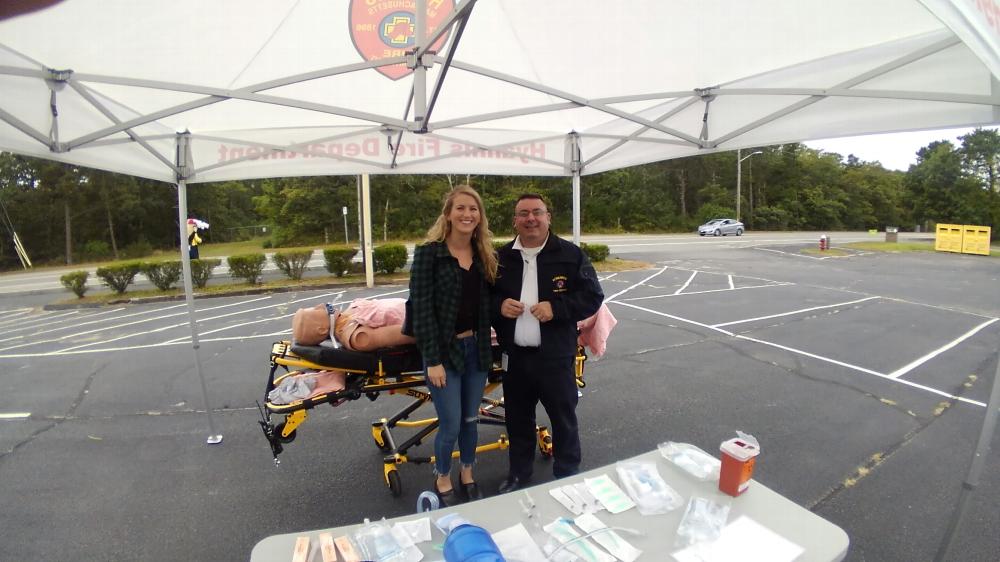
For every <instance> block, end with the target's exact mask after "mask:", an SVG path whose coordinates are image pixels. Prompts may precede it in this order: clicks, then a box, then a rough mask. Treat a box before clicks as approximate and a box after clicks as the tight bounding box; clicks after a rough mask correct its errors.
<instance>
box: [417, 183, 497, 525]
mask: <svg viewBox="0 0 1000 562" xmlns="http://www.w3.org/2000/svg"><path fill="white" fill-rule="evenodd" d="M492 237H493V234H492V233H491V232H490V229H489V223H488V221H487V220H486V214H485V212H484V210H483V200H482V198H481V197H480V196H479V194H478V193H476V191H475V190H474V189H472V188H471V187H469V186H468V185H460V186H458V187H456V188H454V189H453V190H452V191H451V192H450V193H448V196H447V197H446V198H445V201H444V207H443V208H442V209H441V215H440V216H439V217H438V218H437V221H436V222H435V223H434V226H432V227H431V228H430V230H428V231H427V240H426V242H425V243H424V244H421V245H419V246H417V248H416V250H415V251H414V254H413V266H412V267H411V268H410V302H411V306H412V315H413V335H414V337H416V339H417V347H418V348H419V349H420V353H421V354H422V355H423V358H424V365H425V367H426V376H427V386H428V388H429V389H430V393H431V399H432V400H433V402H434V409H435V410H436V411H437V417H438V430H437V435H436V436H435V438H434V456H435V462H434V474H435V478H434V492H435V493H436V494H437V495H438V498H439V500H441V503H442V504H443V505H453V504H455V503H457V502H456V500H455V495H456V494H455V487H454V485H453V484H452V481H451V454H452V451H454V450H455V446H456V445H457V446H458V450H459V461H460V463H461V469H460V471H459V487H458V495H459V496H460V497H461V498H462V499H465V500H474V499H479V498H481V497H482V492H481V491H480V490H479V486H478V485H477V484H476V481H475V479H474V478H473V475H472V467H473V464H474V463H475V460H476V446H477V444H478V442H479V435H478V428H477V424H478V422H479V405H480V401H481V400H482V398H483V388H484V387H485V386H486V375H487V373H488V371H489V369H490V366H491V364H492V362H493V355H492V350H491V348H490V285H492V284H493V282H494V281H495V280H496V274H497V258H496V253H495V252H494V250H493V242H492Z"/></svg>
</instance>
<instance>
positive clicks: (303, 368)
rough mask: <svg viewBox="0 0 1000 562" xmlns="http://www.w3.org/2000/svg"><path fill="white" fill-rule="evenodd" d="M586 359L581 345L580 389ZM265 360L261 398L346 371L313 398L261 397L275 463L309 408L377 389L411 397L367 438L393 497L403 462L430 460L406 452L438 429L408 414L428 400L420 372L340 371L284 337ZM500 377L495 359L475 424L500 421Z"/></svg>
mask: <svg viewBox="0 0 1000 562" xmlns="http://www.w3.org/2000/svg"><path fill="white" fill-rule="evenodd" d="M586 361H587V354H586V350H585V349H584V348H583V347H582V346H577V354H576V361H575V367H574V371H575V374H576V383H577V386H578V387H579V388H584V387H585V386H586V382H584V380H583V371H584V364H585V363H586ZM269 362H270V374H269V376H268V388H267V391H266V392H265V396H266V394H267V392H270V390H271V389H272V388H274V386H276V385H277V384H278V383H280V381H281V380H282V379H284V378H285V377H289V376H294V375H297V374H302V373H306V372H311V371H321V370H339V371H344V372H346V373H347V375H348V376H347V387H346V388H345V389H344V390H342V391H337V392H333V393H328V394H322V395H318V396H312V397H310V398H308V399H304V400H296V401H294V402H291V403H289V404H273V403H270V402H267V401H266V399H265V405H264V406H260V405H259V404H258V407H259V410H260V414H261V420H260V421H258V423H259V424H260V426H261V428H262V430H263V432H264V436H265V437H266V438H267V440H268V443H269V444H270V446H271V453H272V455H273V457H274V464H275V466H278V465H279V464H280V461H279V460H278V455H279V454H281V452H282V451H283V450H284V445H286V444H288V443H291V442H292V441H294V440H295V437H296V435H297V431H298V429H299V428H300V427H301V426H302V424H304V423H305V421H306V420H307V419H308V417H309V415H308V410H311V409H313V408H315V407H317V406H320V405H322V404H331V405H333V406H339V405H340V404H342V403H343V402H344V401H347V400H357V399H358V398H361V397H362V396H365V397H367V398H369V399H370V400H372V401H374V400H376V399H377V398H378V397H379V396H380V395H381V394H382V393H387V394H390V395H397V394H398V395H405V396H408V397H410V398H412V400H411V401H410V403H409V404H408V405H407V406H405V407H404V408H402V409H400V410H399V411H397V412H396V413H395V414H393V415H392V416H390V417H388V418H381V419H379V420H377V421H374V422H372V427H371V435H372V440H373V441H374V442H375V446H376V447H378V449H379V450H380V451H381V452H382V453H383V457H382V478H383V481H384V483H385V485H386V486H387V487H388V488H389V491H390V492H391V493H392V495H393V496H395V497H399V496H400V495H402V493H403V486H402V479H401V477H400V475H399V471H398V466H399V465H402V464H407V463H414V464H424V463H433V462H434V461H435V457H434V456H433V455H431V456H417V455H411V454H409V450H410V449H411V448H412V447H414V446H417V445H420V444H421V443H422V442H423V441H424V440H425V439H427V438H428V437H429V436H431V435H432V434H433V433H434V432H435V431H437V427H438V420H437V418H436V417H429V418H423V419H419V420H409V418H410V415H411V414H413V413H414V412H415V411H416V410H418V409H419V408H420V407H422V406H423V405H424V404H426V403H428V402H430V401H431V395H430V393H429V392H428V391H426V390H422V389H420V387H426V380H425V377H424V372H423V371H422V370H421V371H409V372H399V373H389V372H387V371H386V369H385V368H384V367H383V364H382V361H381V360H379V361H378V362H377V367H376V368H375V369H374V370H372V371H368V370H359V369H345V368H342V367H338V366H336V365H320V364H318V363H314V362H312V361H310V360H308V359H305V358H303V357H300V356H299V355H297V354H296V353H294V352H293V351H292V345H291V342H288V341H280V342H275V343H273V344H272V346H271V353H270V361H269ZM279 368H283V369H284V370H285V373H284V374H282V375H281V376H279V377H277V378H275V376H274V374H275V372H276V371H277V370H278V369H279ZM292 369H294V370H292ZM502 375H503V371H502V369H501V367H500V365H499V362H494V364H493V368H492V369H491V371H490V373H489V375H488V378H487V383H486V387H485V389H484V391H483V400H482V404H481V405H480V409H479V423H480V424H482V425H505V419H504V414H503V412H502V410H503V397H500V398H499V399H496V398H491V397H490V395H491V394H492V393H493V392H494V391H496V390H497V389H498V388H500V386H501V380H502ZM272 415H280V416H283V419H282V420H281V421H280V422H278V423H273V422H272V421H271V416H272ZM395 428H408V429H418V431H417V432H416V433H415V434H413V435H411V436H410V437H408V438H407V439H405V440H403V441H402V442H399V443H398V444H397V440H396V438H395V437H394V436H393V429H395ZM536 434H537V443H538V449H539V452H541V454H542V456H543V457H546V458H551V456H552V435H551V434H550V432H549V429H548V428H547V427H545V426H538V427H536ZM508 446H509V440H508V438H507V435H506V434H504V433H501V434H500V435H499V437H498V438H497V439H496V440H495V441H492V442H489V443H484V444H481V445H479V446H478V447H476V452H477V453H482V452H487V451H497V450H505V449H507V447H508ZM458 456H459V453H458V451H455V452H453V453H452V457H453V458H458Z"/></svg>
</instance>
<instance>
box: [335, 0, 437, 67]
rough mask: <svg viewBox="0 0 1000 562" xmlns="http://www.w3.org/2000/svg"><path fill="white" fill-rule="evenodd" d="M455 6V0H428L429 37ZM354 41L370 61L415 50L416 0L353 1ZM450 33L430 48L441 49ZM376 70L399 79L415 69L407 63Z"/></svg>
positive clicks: (351, 24) (352, 23)
mask: <svg viewBox="0 0 1000 562" xmlns="http://www.w3.org/2000/svg"><path fill="white" fill-rule="evenodd" d="M454 7H455V2H454V0H427V18H426V22H427V37H430V36H431V35H432V34H433V33H434V32H435V31H437V29H438V27H439V26H440V25H441V23H442V22H443V21H444V20H445V18H447V17H448V15H449V14H451V12H452V10H453V9H454ZM348 9H349V10H350V17H349V18H348V22H349V25H350V28H351V40H352V41H353V42H354V48H355V49H357V50H358V53H360V54H361V56H362V58H364V59H365V60H367V61H377V60H380V59H385V58H390V57H398V56H402V55H404V54H406V52H407V51H409V50H411V49H413V46H414V42H415V40H416V35H417V34H416V15H415V14H416V9H417V2H416V0H351V4H350V7H349V8H348ZM449 34H450V31H449V32H448V33H445V34H444V35H442V36H441V38H440V39H438V40H437V41H436V42H435V43H434V45H433V47H431V49H430V50H432V51H438V52H440V50H441V48H442V47H443V46H444V44H445V42H446V41H447V40H448V35H449ZM376 70H378V71H379V72H381V73H382V74H384V75H385V76H387V77H388V78H391V79H392V80H399V79H400V78H402V77H404V76H407V75H409V74H410V73H411V72H413V71H412V70H410V69H409V68H407V67H406V65H405V64H402V63H400V64H393V65H388V66H380V67H378V68H377V69H376Z"/></svg>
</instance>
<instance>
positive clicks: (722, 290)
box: [617, 283, 795, 302]
mask: <svg viewBox="0 0 1000 562" xmlns="http://www.w3.org/2000/svg"><path fill="white" fill-rule="evenodd" d="M794 284H795V283H769V284H767V285H747V286H746V287H736V288H734V289H705V290H704V291H688V292H686V293H680V294H677V293H671V294H669V295H650V296H646V297H632V298H630V299H625V300H624V301H617V302H634V301H645V300H649V299H667V298H670V297H689V296H691V295H703V294H705V293H725V292H728V291H743V290H746V289H766V288H768V287H784V286H786V285H794Z"/></svg>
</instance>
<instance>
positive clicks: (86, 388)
mask: <svg viewBox="0 0 1000 562" xmlns="http://www.w3.org/2000/svg"><path fill="white" fill-rule="evenodd" d="M100 371H101V369H97V370H95V371H93V372H92V373H90V374H89V375H87V380H85V381H84V383H83V388H81V389H80V392H79V394H77V395H76V398H74V399H73V402H72V403H71V404H70V406H69V408H68V409H67V411H66V413H65V414H63V415H61V416H34V415H32V416H31V417H30V418H28V419H29V420H47V421H48V422H49V423H47V424H45V425H43V426H42V427H39V428H38V429H36V430H35V431H33V432H31V433H30V434H29V435H28V436H27V437H25V438H24V439H22V440H21V441H18V442H17V443H15V444H14V446H13V447H11V448H10V449H8V450H6V451H3V452H0V461H3V459H5V458H6V457H7V456H9V455H13V454H14V453H15V452H16V451H17V450H18V449H20V448H22V447H24V446H26V445H28V444H29V443H31V442H32V441H34V440H35V439H37V438H38V437H39V436H41V435H44V434H45V433H47V432H49V431H50V430H52V429H54V428H56V427H59V425H60V424H62V423H63V422H65V421H66V420H69V419H73V418H74V414H75V412H76V410H77V408H79V407H80V404H81V403H83V400H84V399H85V398H86V397H87V394H88V393H89V392H90V385H91V384H92V383H93V382H94V378H96V377H97V374H98V373H99V372H100Z"/></svg>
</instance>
